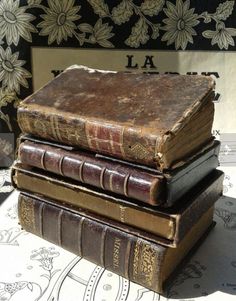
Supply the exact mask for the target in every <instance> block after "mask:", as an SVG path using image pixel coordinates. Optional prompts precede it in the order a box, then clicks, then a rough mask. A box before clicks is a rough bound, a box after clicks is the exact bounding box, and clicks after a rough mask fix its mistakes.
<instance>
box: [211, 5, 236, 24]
mask: <svg viewBox="0 0 236 301" xmlns="http://www.w3.org/2000/svg"><path fill="white" fill-rule="evenodd" d="M234 4H235V1H226V2H224V3H220V4H219V6H218V7H217V9H216V13H215V14H214V17H215V18H217V19H219V20H226V19H227V18H228V17H229V16H230V15H231V14H232V11H233V8H234Z"/></svg>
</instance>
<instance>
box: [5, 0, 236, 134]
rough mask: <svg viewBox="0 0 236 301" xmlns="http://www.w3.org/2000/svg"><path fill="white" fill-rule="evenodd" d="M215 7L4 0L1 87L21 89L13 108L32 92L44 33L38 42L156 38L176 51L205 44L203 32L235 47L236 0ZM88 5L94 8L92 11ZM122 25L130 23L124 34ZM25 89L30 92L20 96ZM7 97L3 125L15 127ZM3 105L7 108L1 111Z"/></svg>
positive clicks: (161, 1) (179, 1)
mask: <svg viewBox="0 0 236 301" xmlns="http://www.w3.org/2000/svg"><path fill="white" fill-rule="evenodd" d="M202 6H203V5H202ZM211 7H212V9H213V12H208V11H202V13H199V7H198V11H195V7H194V1H191V0H175V1H170V0H169V1H165V0H144V1H135V0H119V1H114V2H112V1H108V0H87V1H81V3H80V2H79V1H76V0H44V1H43V0H25V1H20V0H0V24H2V26H0V87H1V88H3V89H4V90H5V91H8V92H13V93H14V94H15V99H16V100H15V101H12V104H13V106H11V108H12V107H17V105H18V103H19V101H18V99H19V98H22V97H25V96H27V95H28V94H30V93H31V92H32V84H31V81H30V80H29V79H30V78H31V76H32V74H31V73H30V72H31V71H30V61H29V58H28V57H27V56H28V53H29V49H30V47H31V46H35V45H36V44H37V43H38V42H36V44H35V41H37V39H38V35H39V36H40V44H37V45H41V44H42V46H48V45H51V44H54V45H55V46H58V47H61V46H62V47H71V45H73V47H75V46H80V47H86V46H87V45H86V44H90V45H92V47H97V46H99V47H104V48H114V47H118V48H125V47H126V46H128V47H131V48H138V47H140V46H143V45H145V44H147V42H149V41H150V44H149V45H148V46H150V48H151V49H152V48H153V49H159V45H161V46H160V48H161V49H162V48H164V49H168V48H169V45H173V47H174V49H176V50H186V49H188V47H189V45H191V44H192V45H191V47H194V48H196V49H199V47H198V46H197V47H196V46H195V45H196V44H195V43H194V39H195V37H196V36H197V35H198V36H199V35H201V38H202V41H204V40H205V42H203V43H204V44H206V43H207V42H208V45H207V44H206V47H207V49H211V47H212V46H214V47H215V49H216V48H217V49H219V50H235V39H236V26H235V25H234V24H235V22H234V21H233V18H232V14H233V10H234V7H235V1H233V0H218V1H215V2H214V4H213V5H212V6H211ZM86 9H88V10H90V11H89V13H88V14H86V13H85V11H86ZM159 13H161V14H160V15H159ZM87 16H88V17H87ZM230 16H231V18H230V20H228V22H226V20H227V19H228V18H229V17H230ZM157 22H158V23H157ZM200 22H201V26H198V25H199V23H200ZM124 24H126V26H124ZM208 25H209V26H208ZM119 26H123V28H125V32H124V34H123V39H121V38H120V35H119V30H120V28H119ZM214 27H215V28H214ZM123 28H122V30H123ZM202 28H204V29H202ZM116 33H117V36H115V35H116ZM122 33H123V32H122ZM111 39H112V40H111ZM151 40H154V41H151ZM21 42H24V43H26V44H25V45H26V48H27V49H26V51H21V52H20V53H18V52H16V49H17V48H18V47H19V45H20V44H21ZM71 42H73V43H71ZM76 43H77V44H76ZM204 47H205V46H204ZM233 47H234V48H233ZM19 48H20V47H19ZM143 48H147V46H145V47H143ZM23 65H25V67H26V66H27V68H26V69H25V68H23V67H22V66H23ZM1 88H0V90H1V91H0V94H1V92H3V90H2V89H1ZM8 92H6V93H5V94H6V95H7V94H8ZM21 93H24V95H22V97H18V96H19V95H21ZM3 94H4V93H3ZM7 97H9V95H7V96H6V97H5V96H4V95H3V96H2V95H1V98H0V126H1V124H2V123H1V122H3V123H5V124H7V126H8V128H9V129H10V130H12V126H11V124H10V117H11V114H8V113H5V112H6V111H7V110H8V107H10V106H9V103H10V102H11V101H10V99H9V98H7ZM3 106H4V112H2V111H1V107H3ZM14 115H15V112H14ZM9 116H10V117H9ZM5 124H4V125H5Z"/></svg>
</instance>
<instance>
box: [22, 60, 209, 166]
mask: <svg viewBox="0 0 236 301" xmlns="http://www.w3.org/2000/svg"><path fill="white" fill-rule="evenodd" d="M214 86H215V83H214V80H213V79H212V78H211V77H207V76H198V75H156V74H155V75H154V74H137V73H125V72H113V71H102V70H95V69H90V68H87V67H84V66H78V65H74V66H71V67H69V68H68V69H66V70H65V71H64V72H62V73H61V74H60V75H59V76H57V77H56V78H55V79H53V80H52V81H51V82H49V83H48V84H47V85H45V86H44V87H42V88H41V89H40V90H38V91H36V92H35V93H34V94H32V95H31V96H29V97H28V98H26V99H25V100H24V101H23V102H21V104H20V105H19V107H18V123H19V126H20V128H21V130H22V131H23V132H24V133H28V134H32V135H34V136H38V137H41V138H44V139H47V140H54V141H58V142H61V143H64V144H69V145H73V146H75V147H79V148H84V149H89V150H92V151H94V152H97V153H100V154H105V155H109V156H113V157H116V158H121V159H123V160H126V161H131V162H137V163H140V164H142V165H147V166H152V167H155V168H157V169H159V170H161V171H163V170H164V169H173V168H175V167H176V166H179V165H182V164H184V163H185V162H186V161H188V158H189V157H191V156H193V155H194V154H195V153H196V152H198V151H201V149H203V148H204V147H205V146H206V145H207V144H208V143H209V142H210V141H211V139H212V136H211V130H212V123H213V118H214V104H213V102H212V100H213V99H214Z"/></svg>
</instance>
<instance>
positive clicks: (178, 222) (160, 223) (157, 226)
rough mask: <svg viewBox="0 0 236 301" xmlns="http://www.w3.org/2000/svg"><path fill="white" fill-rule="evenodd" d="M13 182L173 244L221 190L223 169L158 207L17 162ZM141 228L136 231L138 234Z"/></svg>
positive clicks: (19, 186) (24, 188)
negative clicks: (169, 204) (169, 203)
mask: <svg viewBox="0 0 236 301" xmlns="http://www.w3.org/2000/svg"><path fill="white" fill-rule="evenodd" d="M12 182H13V185H14V186H15V188H17V189H19V190H20V191H26V192H31V193H36V194H39V195H44V196H45V197H48V198H52V199H54V200H56V201H58V202H62V203H66V204H69V205H74V206H76V207H77V208H78V210H80V209H82V210H87V211H91V212H93V213H95V214H98V215H101V216H104V217H106V218H109V219H111V220H114V221H117V222H120V225H122V224H124V225H125V226H132V227H135V228H137V229H138V230H142V231H146V232H150V233H152V234H155V235H158V236H160V237H162V238H164V239H166V240H168V242H167V244H168V245H169V246H172V247H176V245H178V243H179V242H180V241H181V240H182V239H183V237H184V236H185V234H186V233H187V232H188V231H189V229H190V228H191V227H192V226H193V225H194V224H195V223H196V221H197V220H198V219H199V218H200V216H201V215H202V214H203V213H204V212H205V211H206V210H208V209H209V208H210V207H211V206H213V204H214V203H215V202H216V200H217V199H218V198H219V196H220V195H221V194H222V189H223V185H222V182H223V173H222V172H221V171H218V170H215V171H214V172H212V173H211V174H210V175H209V176H208V177H206V178H205V179H204V181H202V183H201V184H199V185H198V187H195V188H194V189H193V190H191V191H190V192H189V193H188V194H187V195H186V196H185V197H184V199H183V200H181V202H180V203H179V204H177V205H176V206H173V207H171V208H163V209H160V210H157V209H153V207H152V206H145V207H144V206H142V205H140V204H136V203H133V202H130V201H129V199H125V198H117V196H114V195H111V194H105V193H103V192H101V191H99V190H91V189H90V188H88V187H86V186H84V185H83V186H82V185H78V183H76V182H73V181H70V182H68V181H64V179H63V177H52V176H49V175H47V174H46V173H43V172H40V173H39V172H37V171H35V170H34V169H33V168H32V169H29V167H24V166H22V165H20V164H17V165H15V166H14V167H13V169H12ZM125 226H124V227H123V229H124V228H125ZM142 231H140V232H139V233H140V236H142Z"/></svg>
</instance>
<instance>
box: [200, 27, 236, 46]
mask: <svg viewBox="0 0 236 301" xmlns="http://www.w3.org/2000/svg"><path fill="white" fill-rule="evenodd" d="M202 35H203V36H204V37H205V38H207V39H211V45H215V44H218V46H219V48H220V49H223V48H224V49H228V48H229V45H231V46H234V45H235V44H234V39H233V38H232V37H235V36H236V29H235V28H225V24H224V23H223V22H219V23H217V24H216V30H215V31H213V30H206V31H204V32H203V33H202Z"/></svg>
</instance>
